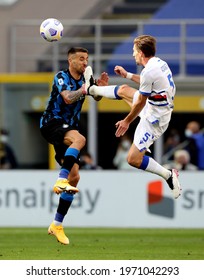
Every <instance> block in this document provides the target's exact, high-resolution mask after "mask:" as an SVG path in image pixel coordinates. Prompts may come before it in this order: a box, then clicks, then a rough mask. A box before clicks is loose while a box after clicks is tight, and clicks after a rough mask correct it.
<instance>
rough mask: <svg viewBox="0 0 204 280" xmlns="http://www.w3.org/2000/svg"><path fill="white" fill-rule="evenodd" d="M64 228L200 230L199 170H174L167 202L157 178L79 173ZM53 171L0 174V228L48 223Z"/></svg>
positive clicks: (203, 185)
mask: <svg viewBox="0 0 204 280" xmlns="http://www.w3.org/2000/svg"><path fill="white" fill-rule="evenodd" d="M80 175H81V180H80V183H79V185H78V188H79V189H80V193H78V194H76V195H75V199H74V201H73V204H72V207H71V209H70V210H69V214H68V216H67V220H66V219H65V222H64V225H65V226H76V227H89V226H90V227H92V226H93V227H97V226H101V227H147V228H148V227H151V228H152V227H167V228H177V227H182V228H190V227H193V228H202V227H204V219H203V214H204V172H202V171H197V172H187V171H184V172H180V182H181V185H182V189H183V190H182V195H181V197H179V198H178V199H176V200H175V199H173V197H172V195H171V191H170V189H169V187H168V185H167V183H166V182H165V180H163V179H162V178H160V177H159V176H156V175H153V174H151V173H147V172H144V171H104V170H100V171H80ZM57 176H58V171H49V170H34V171H30V170H16V171H10V170H9V171H0V213H1V215H0V226H25V227H26V226H35V227H38V226H40V227H41V226H42V227H44V226H45V227H46V226H47V225H49V224H50V222H51V221H52V220H53V218H54V215H55V211H56V209H57V204H58V199H59V196H57V195H56V194H54V193H53V192H52V186H53V184H54V183H55V181H56V179H57Z"/></svg>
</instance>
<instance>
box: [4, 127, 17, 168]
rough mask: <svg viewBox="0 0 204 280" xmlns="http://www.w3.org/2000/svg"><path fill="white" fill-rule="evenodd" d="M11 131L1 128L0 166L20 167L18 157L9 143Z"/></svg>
mask: <svg viewBox="0 0 204 280" xmlns="http://www.w3.org/2000/svg"><path fill="white" fill-rule="evenodd" d="M8 140H9V132H8V131H7V130H6V129H1V130H0V168H1V169H15V168H17V167H18V163H17V159H16V156H15V154H14V151H13V149H12V148H11V146H10V145H9V144H8Z"/></svg>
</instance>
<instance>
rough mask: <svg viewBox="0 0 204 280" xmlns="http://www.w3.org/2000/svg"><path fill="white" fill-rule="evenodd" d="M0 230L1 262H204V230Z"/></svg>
mask: <svg viewBox="0 0 204 280" xmlns="http://www.w3.org/2000/svg"><path fill="white" fill-rule="evenodd" d="M65 233H66V234H67V235H68V236H69V239H70V244H69V245H67V246H65V245H61V244H60V243H58V242H57V241H56V238H55V237H54V236H50V235H48V234H47V229H46V228H0V260H204V229H121V228H120V229H118V228H117V229H112V228H65Z"/></svg>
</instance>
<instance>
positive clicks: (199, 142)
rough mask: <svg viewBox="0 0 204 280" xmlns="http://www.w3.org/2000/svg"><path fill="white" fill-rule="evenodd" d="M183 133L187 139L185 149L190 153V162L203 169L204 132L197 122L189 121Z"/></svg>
mask: <svg viewBox="0 0 204 280" xmlns="http://www.w3.org/2000/svg"><path fill="white" fill-rule="evenodd" d="M184 134H185V137H186V138H187V140H188V144H187V146H186V150H187V151H188V152H189V154H190V157H191V163H192V164H194V165H196V166H198V169H199V170H204V132H203V131H202V130H201V127H200V124H199V122H197V121H191V122H189V123H188V124H187V125H186V129H185V131H184Z"/></svg>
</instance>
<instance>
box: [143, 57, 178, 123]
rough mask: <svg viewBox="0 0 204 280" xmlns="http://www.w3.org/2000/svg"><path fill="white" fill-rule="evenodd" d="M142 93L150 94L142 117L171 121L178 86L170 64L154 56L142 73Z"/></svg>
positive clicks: (161, 121)
mask: <svg viewBox="0 0 204 280" xmlns="http://www.w3.org/2000/svg"><path fill="white" fill-rule="evenodd" d="M139 92H140V94H143V95H145V96H148V99H147V103H146V106H145V107H144V109H143V110H142V112H141V113H142V114H140V115H141V117H145V118H147V119H148V120H149V121H150V122H151V123H155V122H159V125H160V126H162V125H165V124H167V123H168V122H169V121H170V118H171V112H172V110H173V107H174V102H173V101H174V96H175V92H176V87H175V84H174V81H173V78H172V73H171V70H170V68H169V66H168V64H167V63H166V62H165V61H163V60H161V59H160V58H158V57H152V58H151V59H150V60H149V61H148V63H147V64H146V65H145V67H144V69H143V70H142V72H141V74H140V87H139Z"/></svg>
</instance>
